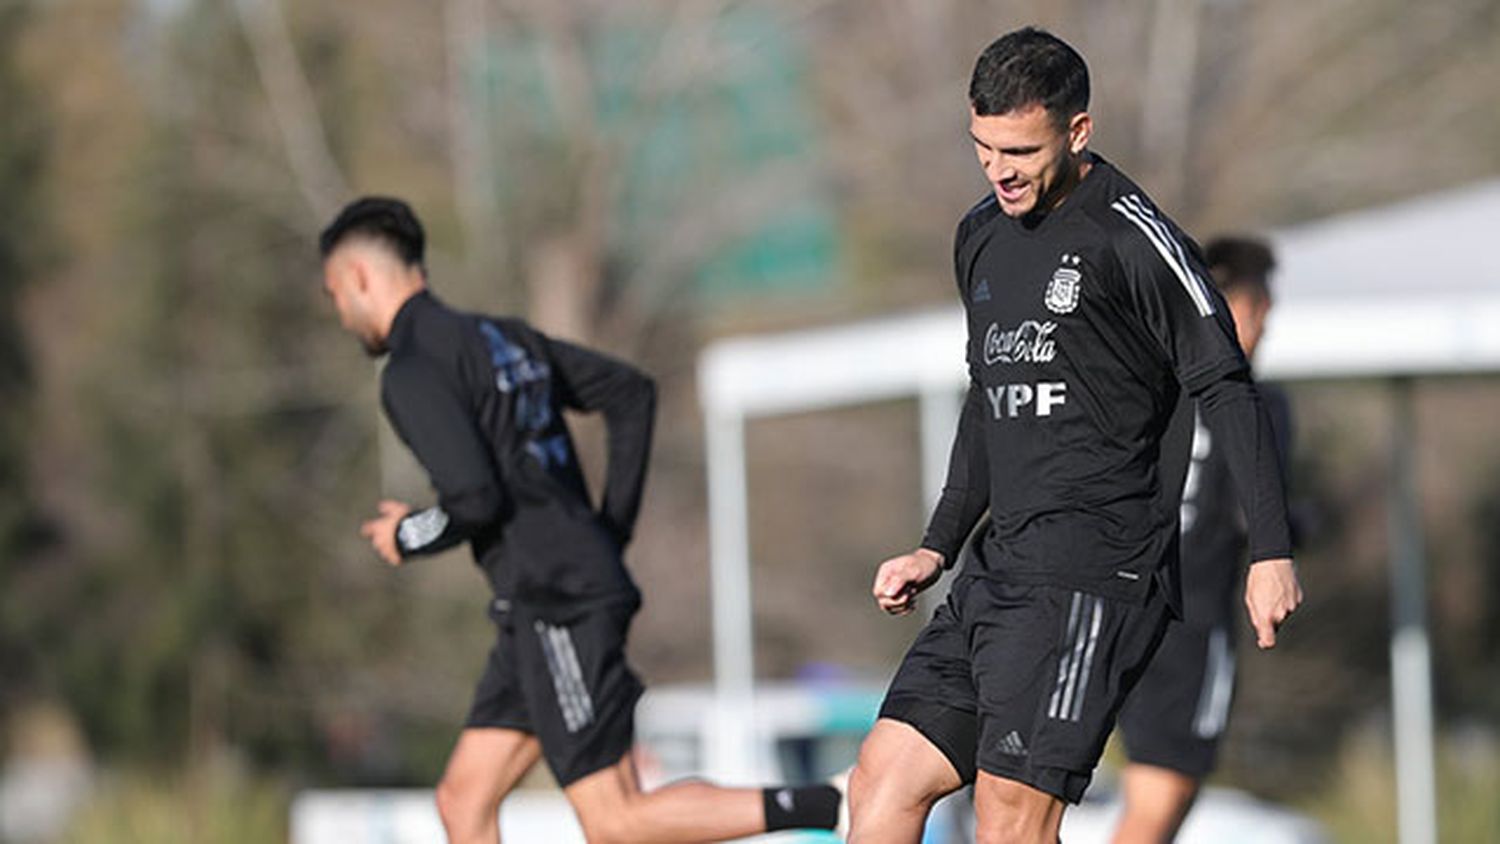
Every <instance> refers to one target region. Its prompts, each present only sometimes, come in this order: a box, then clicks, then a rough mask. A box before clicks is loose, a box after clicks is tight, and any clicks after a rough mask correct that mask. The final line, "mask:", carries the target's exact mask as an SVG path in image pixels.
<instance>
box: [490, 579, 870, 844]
mask: <svg viewBox="0 0 1500 844" xmlns="http://www.w3.org/2000/svg"><path fill="white" fill-rule="evenodd" d="M633 614H634V607H633V606H631V605H619V606H606V607H600V608H596V609H593V610H590V611H585V612H579V613H575V614H573V615H571V616H569V617H567V619H566V621H564V620H563V619H558V620H556V621H553V620H548V619H545V618H542V617H539V616H537V615H535V614H534V613H532V612H531V611H529V610H527V609H525V608H522V609H521V610H520V611H519V614H518V618H519V619H520V620H521V623H520V624H518V625H517V626H516V632H517V636H518V643H519V646H518V648H517V653H518V656H519V665H520V672H521V674H522V675H523V676H524V677H525V680H524V682H523V683H522V688H523V690H524V693H525V695H526V699H527V704H528V707H527V711H528V713H529V715H530V717H531V718H532V720H533V723H534V724H535V728H536V732H537V735H538V736H539V737H540V738H541V742H542V754H543V756H544V757H545V758H546V760H547V764H548V766H549V767H550V768H551V769H552V773H553V775H554V776H555V777H556V778H557V781H558V782H559V783H560V784H561V785H562V787H563V792H564V793H565V794H566V795H567V797H568V800H569V802H571V803H572V804H573V808H574V810H575V811H576V812H577V813H578V818H579V821H580V822H581V823H582V825H583V828H584V832H585V833H586V834H587V835H588V839H589V841H590V842H594V844H599V842H605V844H609V842H642V844H647V842H652V843H653V844H654V843H655V842H661V844H668V842H674V841H681V842H690V841H710V840H720V839H725V838H739V837H743V836H746V835H754V834H756V833H760V832H767V831H775V830H778V829H789V828H794V827H801V828H823V829H832V828H833V827H834V825H835V824H836V823H837V821H838V809H839V799H840V798H839V793H838V791H837V790H836V789H835V788H833V787H832V786H828V785H823V786H808V787H802V788H785V789H774V790H772V789H759V788H721V787H717V786H713V785H710V784H708V783H704V782H682V783H676V784H673V785H670V786H667V787H665V788H661V789H657V790H654V791H651V792H642V791H641V788H640V784H639V781H638V780H637V778H636V773H635V765H634V761H633V759H632V756H631V752H630V751H631V746H632V745H633V744H634V738H635V726H634V719H635V704H636V701H637V700H638V699H639V697H640V695H641V691H642V687H641V683H640V681H639V679H637V678H636V676H635V672H633V671H632V670H631V669H630V666H629V664H628V663H627V661H626V659H625V650H624V647H625V639H626V634H627V631H628V628H629V624H630V618H631V616H632V615H633Z"/></svg>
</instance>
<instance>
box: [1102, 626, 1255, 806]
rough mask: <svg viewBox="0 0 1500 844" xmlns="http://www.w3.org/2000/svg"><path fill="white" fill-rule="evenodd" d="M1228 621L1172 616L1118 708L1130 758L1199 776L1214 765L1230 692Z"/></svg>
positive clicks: (1231, 666)
mask: <svg viewBox="0 0 1500 844" xmlns="http://www.w3.org/2000/svg"><path fill="white" fill-rule="evenodd" d="M1231 629H1232V628H1230V627H1229V625H1228V624H1227V623H1226V624H1220V625H1217V626H1208V625H1203V624H1196V623H1193V622H1188V621H1180V622H1179V621H1174V622H1173V623H1172V624H1170V625H1169V626H1168V627H1167V635H1166V637H1165V638H1163V639H1162V643H1161V647H1160V648H1158V649H1157V651H1156V656H1155V657H1153V658H1152V660H1151V664H1150V665H1149V666H1148V667H1147V668H1146V673H1145V674H1143V675H1142V676H1141V680H1140V682H1139V683H1137V684H1136V687H1135V691H1133V692H1131V693H1130V697H1129V698H1128V699H1126V701H1125V708H1124V709H1122V710H1120V733H1121V735H1122V737H1123V738H1124V740H1125V754H1126V756H1128V757H1129V758H1130V761H1132V762H1137V763H1140V764H1143V765H1155V766H1157V767H1160V768H1168V769H1171V770H1173V771H1177V772H1179V773H1182V774H1186V775H1187V776H1190V777H1193V778H1194V779H1202V778H1204V777H1206V776H1208V774H1209V773H1210V772H1212V771H1213V768H1214V760H1215V758H1216V757H1217V756H1218V751H1219V739H1220V737H1221V736H1222V735H1223V733H1224V725H1225V724H1226V723H1227V721H1228V719H1229V705H1230V702H1231V700H1232V698H1233V697H1234V636H1233V635H1232V634H1231V632H1230V631H1231Z"/></svg>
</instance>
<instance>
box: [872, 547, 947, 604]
mask: <svg viewBox="0 0 1500 844" xmlns="http://www.w3.org/2000/svg"><path fill="white" fill-rule="evenodd" d="M942 573H943V555H942V554H939V553H938V552H936V551H933V550H930V549H927V548H918V549H917V550H915V551H913V552H911V553H910V554H902V555H901V556H899V557H892V558H890V559H889V560H886V561H885V562H883V563H881V564H880V568H879V569H878V570H877V571H876V572H875V588H874V590H873V591H874V593H875V603H877V604H879V605H880V608H881V609H883V610H885V611H886V612H888V613H890V614H891V615H906V614H907V613H909V612H911V611H912V610H914V609H916V608H917V602H916V597H917V593H918V592H921V591H922V590H923V589H926V588H927V587H929V586H931V585H932V584H933V583H935V582H936V581H937V579H938V576H939V575H941V574H942Z"/></svg>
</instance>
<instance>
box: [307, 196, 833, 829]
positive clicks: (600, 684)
mask: <svg viewBox="0 0 1500 844" xmlns="http://www.w3.org/2000/svg"><path fill="white" fill-rule="evenodd" d="M319 245H320V249H321V252H322V256H323V286H324V289H325V291H326V292H327V294H328V296H329V298H330V299H332V301H333V304H334V306H335V308H336V309H337V311H338V315H339V320H340V322H341V323H342V324H343V327H344V328H345V329H346V330H347V331H349V332H350V333H351V334H353V335H354V336H355V337H357V338H358V339H359V340H360V342H361V343H362V344H363V345H364V347H365V349H366V350H367V351H369V352H370V353H371V354H372V355H381V354H388V355H389V361H388V362H387V363H386V365H385V369H384V371H383V372H382V374H381V384H380V397H381V404H382V405H383V406H384V408H385V412H386V415H387V416H388V417H389V418H390V420H391V424H392V426H393V427H394V428H395V430H396V432H397V433H398V434H399V435H400V437H401V439H402V440H403V441H404V442H405V443H406V444H407V446H408V447H410V448H411V450H412V452H413V453H414V454H415V455H416V456H417V459H418V460H419V461H420V462H421V464H422V466H423V467H424V468H425V469H426V470H427V473H428V475H429V477H430V479H431V481H432V485H433V487H434V489H435V491H436V493H437V503H436V504H435V505H433V506H430V507H426V508H423V509H420V510H414V509H413V508H412V507H410V506H409V505H407V504H405V503H402V502H398V501H382V502H380V504H379V508H378V515H377V516H376V517H375V518H373V519H371V520H369V521H367V522H365V524H364V525H363V527H362V528H361V533H362V534H363V535H364V536H365V537H366V538H368V539H369V540H370V543H371V545H373V547H374V548H375V550H376V552H377V553H379V555H380V556H381V557H382V558H383V559H384V560H385V561H386V562H387V563H389V564H391V565H392V566H400V565H403V564H404V563H406V562H408V561H410V560H412V559H414V558H416V557H420V556H423V555H426V554H432V553H434V552H437V551H441V550H443V549H445V548H450V547H452V546H454V545H457V544H459V543H463V542H467V543H469V545H470V546H471V548H472V550H473V552H474V558H475V561H476V562H477V563H478V565H479V567H480V569H481V570H482V571H483V572H484V575H485V577H486V578H487V579H488V581H489V585H490V589H491V591H492V592H493V599H492V600H491V602H490V609H489V612H490V615H491V617H492V618H493V619H494V621H495V625H496V640H495V644H494V647H493V649H492V650H491V651H490V654H489V658H488V661H487V663H486V666H485V669H484V673H483V675H482V676H481V677H480V680H479V683H478V687H477V688H476V690H475V694H474V699H473V702H472V704H471V707H470V710H469V716H468V720H467V723H466V724H465V725H464V729H463V731H462V733H461V734H460V735H459V738H458V742H457V745H456V746H455V747H454V749H453V753H452V755H451V756H450V757H449V760H448V766H447V769H446V771H445V772H444V774H443V778H442V781H441V782H440V783H439V784H438V787H437V803H438V810H439V813H440V814H441V816H442V821H443V826H444V829H445V830H446V832H447V835H448V840H449V841H450V842H454V843H455V844H458V842H464V844H469V842H476V843H477V842H486V843H487V844H494V842H498V841H499V838H500V833H499V827H498V810H499V807H500V803H501V801H502V800H503V799H504V797H505V795H506V794H507V793H508V792H509V791H510V790H511V789H512V788H514V787H515V785H516V783H517V782H519V781H520V779H521V777H522V776H524V775H525V773H526V772H527V771H528V770H529V769H530V768H531V767H532V766H533V765H534V764H535V763H536V761H537V760H538V759H539V758H545V759H546V761H547V765H548V766H549V767H550V768H551V769H552V773H553V775H554V776H555V777H556V778H557V781H558V783H559V784H560V785H561V786H562V788H563V791H564V793H565V794H566V795H567V798H568V800H569V802H570V803H572V805H573V808H574V810H575V811H576V812H577V813H578V818H579V820H580V822H581V823H582V825H583V830H584V833H585V834H586V835H587V836H588V839H589V841H591V842H642V843H643V844H644V843H645V842H651V844H664V842H689V841H708V840H719V839H725V838H738V837H742V836H746V835H752V834H755V833H760V832H766V831H774V830H778V829H790V828H820V829H831V828H833V827H834V825H835V824H836V823H837V821H838V814H839V799H840V797H839V792H838V791H837V790H835V789H834V788H833V787H832V786H828V785H818V786H808V787H803V788H772V789H753V788H750V789H747V788H740V789H729V788H719V787H715V786H712V785H708V784H706V783H701V782H684V783H677V784H673V785H670V786H667V787H665V788H662V789H659V790H656V791H652V792H643V791H642V790H641V788H640V785H639V783H638V781H637V778H636V771H635V766H634V763H633V761H632V758H631V752H630V751H631V745H632V743H633V738H634V712H635V704H636V701H637V699H638V698H639V697H640V694H641V691H642V686H641V683H640V681H639V680H638V679H637V678H636V675H635V673H634V672H633V671H632V670H631V668H630V666H629V665H628V664H627V663H626V660H625V653H624V646H625V636H626V632H627V630H628V629H629V625H630V620H631V618H632V617H633V616H634V615H635V612H636V610H637V608H638V607H639V606H640V593H639V592H638V591H637V589H636V586H635V584H634V582H633V581H632V580H631V578H630V575H629V574H628V573H627V572H626V570H625V567H624V565H623V563H622V560H621V555H622V552H623V550H624V548H625V546H626V544H627V543H629V541H630V535H631V531H632V529H633V528H634V526H635V518H636V512H637V511H638V509H639V507H640V501H641V489H642V485H643V482H644V479H645V474H646V462H647V457H648V453H649V451H650V444H651V432H652V424H653V419H654V413H655V387H654V385H653V383H652V381H651V379H649V378H648V377H647V376H646V375H644V374H643V373H641V372H640V371H639V370H637V369H635V368H634V367H631V366H629V365H627V364H625V363H623V362H621V361H618V360H615V359H613V358H610V357H607V356H605V355H602V354H599V353H598V352H594V351H590V350H588V349H585V348H582V347H580V346H576V345H573V344H570V343H565V342H562V341H559V340H554V339H552V338H549V337H547V336H546V335H544V334H542V333H541V332H539V331H537V330H536V329H534V328H531V327H530V326H528V325H527V324H526V323H525V322H523V321H521V320H519V319H515V318H509V317H492V316H484V315H480V314H471V313H463V312H460V311H456V310H453V309H451V308H449V307H448V306H446V305H444V304H443V303H442V302H440V301H439V300H438V299H437V298H436V297H434V296H433V295H432V294H431V293H430V292H429V291H428V290H427V273H426V269H425V268H424V265H423V249H424V235H423V231H422V227H421V224H420V223H419V222H418V220H417V218H416V216H415V215H414V214H413V213H412V212H411V209H410V208H409V207H407V205H406V204H405V203H403V202H400V201H399V200H394V199H386V198H379V197H371V198H365V199H361V200H358V201H356V202H354V203H352V204H350V205H349V206H347V207H346V208H344V209H343V211H342V212H341V213H340V214H339V215H338V217H337V218H336V219H334V220H333V222H332V223H330V224H329V225H328V227H327V228H326V229H325V230H324V231H323V233H322V236H321V238H320V244H319ZM565 408H568V409H573V410H578V411H585V412H590V413H599V414H601V415H602V416H603V417H604V421H605V425H606V427H607V431H608V433H607V443H608V452H609V455H608V466H607V473H606V478H605V481H604V494H603V496H602V501H601V503H600V505H599V506H598V508H597V509H596V508H595V507H594V506H593V504H592V503H591V502H590V498H589V492H588V490H587V488H586V486H585V484H584V478H583V474H582V472H581V471H580V469H579V466H578V461H577V457H576V455H575V453H574V449H573V441H572V437H571V435H570V434H569V431H568V428H567V426H566V424H565V423H564V420H563V415H562V414H563V410H564V409H565Z"/></svg>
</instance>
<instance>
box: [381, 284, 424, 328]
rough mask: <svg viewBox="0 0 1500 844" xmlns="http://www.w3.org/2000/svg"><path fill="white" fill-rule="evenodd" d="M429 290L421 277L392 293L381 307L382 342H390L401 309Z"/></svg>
mask: <svg viewBox="0 0 1500 844" xmlns="http://www.w3.org/2000/svg"><path fill="white" fill-rule="evenodd" d="M426 290H427V283H426V282H425V281H424V280H422V279H421V278H420V277H419V278H415V279H412V280H411V281H410V283H408V284H405V285H402V286H401V287H399V288H397V289H395V290H393V291H391V295H390V296H388V297H387V298H386V300H385V301H384V302H382V303H381V305H380V326H381V338H380V339H381V341H382V342H389V341H390V337H391V330H392V329H393V328H394V327H395V325H396V317H397V316H398V315H400V313H401V309H402V308H404V307H406V305H407V303H408V302H410V301H411V300H412V299H413V298H415V297H416V296H417V295H418V294H420V293H424V292H426Z"/></svg>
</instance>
